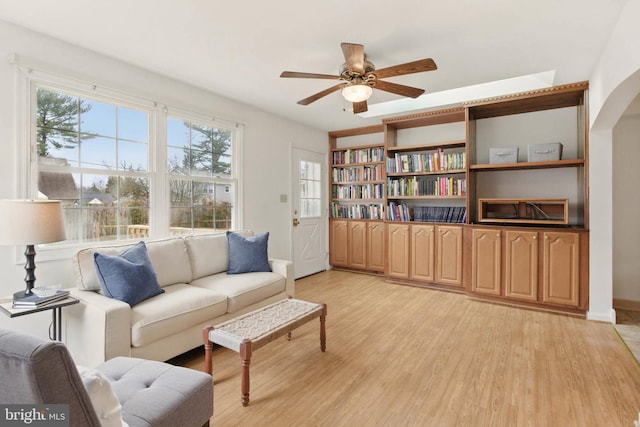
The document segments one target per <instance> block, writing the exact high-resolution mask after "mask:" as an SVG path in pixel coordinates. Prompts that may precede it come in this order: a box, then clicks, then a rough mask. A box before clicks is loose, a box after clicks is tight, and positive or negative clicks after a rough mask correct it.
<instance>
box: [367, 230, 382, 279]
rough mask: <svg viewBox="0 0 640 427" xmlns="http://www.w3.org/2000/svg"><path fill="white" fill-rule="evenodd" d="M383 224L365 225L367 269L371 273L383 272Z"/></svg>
mask: <svg viewBox="0 0 640 427" xmlns="http://www.w3.org/2000/svg"><path fill="white" fill-rule="evenodd" d="M384 254H385V251H384V223H383V222H370V223H369V224H367V268H368V269H369V270H371V271H380V272H383V271H384Z"/></svg>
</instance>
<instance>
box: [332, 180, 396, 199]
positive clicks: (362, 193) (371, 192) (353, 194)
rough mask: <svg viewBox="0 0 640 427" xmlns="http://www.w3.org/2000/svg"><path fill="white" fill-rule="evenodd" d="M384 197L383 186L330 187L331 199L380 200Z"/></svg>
mask: <svg viewBox="0 0 640 427" xmlns="http://www.w3.org/2000/svg"><path fill="white" fill-rule="evenodd" d="M383 197H384V184H352V185H340V184H334V185H332V186H331V198H332V199H381V198H383Z"/></svg>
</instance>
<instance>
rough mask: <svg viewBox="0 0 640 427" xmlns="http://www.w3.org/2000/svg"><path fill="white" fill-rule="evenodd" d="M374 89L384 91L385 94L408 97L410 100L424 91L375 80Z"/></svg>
mask: <svg viewBox="0 0 640 427" xmlns="http://www.w3.org/2000/svg"><path fill="white" fill-rule="evenodd" d="M374 87H375V88H376V89H380V90H384V91H385V92H391V93H395V94H398V95H402V96H408V97H410V98H417V97H419V96H420V95H422V94H423V93H424V89H418V88H417V87H411V86H405V85H399V84H397V83H390V82H385V81H382V80H376V82H375V86H374Z"/></svg>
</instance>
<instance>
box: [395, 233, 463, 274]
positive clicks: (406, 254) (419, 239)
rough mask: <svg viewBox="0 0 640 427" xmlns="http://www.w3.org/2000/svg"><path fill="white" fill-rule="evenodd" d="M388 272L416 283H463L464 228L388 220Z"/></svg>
mask: <svg viewBox="0 0 640 427" xmlns="http://www.w3.org/2000/svg"><path fill="white" fill-rule="evenodd" d="M388 227H389V240H388V248H389V250H388V252H389V255H388V257H389V258H388V259H389V268H388V270H387V275H388V276H389V277H390V278H394V279H401V280H403V281H405V280H406V281H411V282H413V283H414V284H427V283H430V282H431V283H436V284H441V285H450V286H462V285H463V283H462V267H463V264H462V257H463V248H462V234H463V233H462V227H461V226H450V225H431V224H407V223H401V224H396V223H389V224H388Z"/></svg>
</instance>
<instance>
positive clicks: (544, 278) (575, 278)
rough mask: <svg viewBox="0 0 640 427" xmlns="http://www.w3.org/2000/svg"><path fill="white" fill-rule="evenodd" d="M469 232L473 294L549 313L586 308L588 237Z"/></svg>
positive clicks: (566, 233) (513, 230)
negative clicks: (530, 305)
mask: <svg viewBox="0 0 640 427" xmlns="http://www.w3.org/2000/svg"><path fill="white" fill-rule="evenodd" d="M470 228H471V230H470V231H469V232H468V234H469V235H470V236H471V237H470V239H471V245H469V246H470V251H471V287H470V290H471V292H472V293H474V294H475V295H477V296H485V295H486V296H489V297H491V298H492V299H493V300H495V298H498V299H504V300H505V301H507V300H508V301H510V302H517V301H522V302H526V303H533V304H535V305H537V306H547V307H552V308H553V309H561V307H569V308H572V309H574V308H575V309H580V308H582V309H584V308H586V303H587V298H586V296H587V295H586V292H587V290H588V288H587V286H588V281H587V277H586V276H587V275H586V266H587V264H588V257H587V256H586V254H583V253H581V248H584V247H586V242H584V241H582V240H584V239H586V235H585V236H583V239H582V240H581V233H580V232H570V231H548V230H528V229H520V228H510V227H493V228H481V227H473V226H470ZM582 233H584V232H582ZM539 242H541V243H539ZM582 270H585V272H582ZM583 294H584V295H583Z"/></svg>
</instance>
